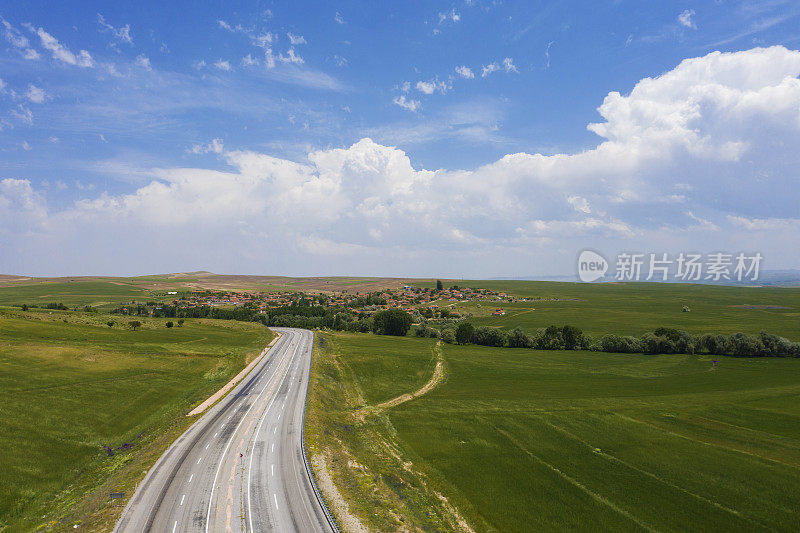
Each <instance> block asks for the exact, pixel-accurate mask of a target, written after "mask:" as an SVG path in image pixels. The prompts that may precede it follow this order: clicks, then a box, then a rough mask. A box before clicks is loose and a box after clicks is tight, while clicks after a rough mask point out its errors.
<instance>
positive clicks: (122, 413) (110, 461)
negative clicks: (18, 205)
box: [0, 285, 272, 531]
mask: <svg viewBox="0 0 800 533" xmlns="http://www.w3.org/2000/svg"><path fill="white" fill-rule="evenodd" d="M70 286H74V285H70ZM99 290H101V291H106V290H107V287H101V288H99ZM50 292H52V291H50ZM62 296H64V299H66V294H64V293H63V292H62ZM106 296H108V293H107V292H97V293H91V292H90V293H83V294H81V293H77V294H75V295H74V298H76V299H79V300H80V302H79V303H84V302H87V303H88V301H91V300H92V299H95V298H105V297H106ZM112 296H114V297H116V296H119V294H114V295H112ZM109 318H110V317H109V316H108V315H97V314H93V313H84V312H72V311H46V310H30V311H27V312H24V311H21V310H19V309H12V308H0V369H2V371H1V372H0V402H1V403H2V409H0V427H2V428H3V431H2V433H1V434H0V478H2V480H3V482H2V483H1V484H0V530H2V529H3V528H8V530H10V531H19V530H23V531H27V530H33V529H36V528H38V527H40V526H48V527H54V528H55V529H56V530H65V529H71V528H72V525H73V524H81V525H82V527H88V528H89V529H90V530H108V529H110V528H111V527H113V521H114V519H115V517H116V514H117V513H118V512H119V511H120V510H121V508H112V507H111V506H110V505H109V499H108V498H109V493H110V492H116V491H123V492H126V493H127V494H128V495H130V494H131V493H132V492H133V488H134V486H135V483H136V482H137V481H138V480H139V479H141V477H142V475H143V472H144V471H145V470H146V469H147V468H149V467H150V465H151V464H152V463H153V462H154V461H155V460H156V459H157V458H158V456H159V455H160V454H161V453H162V452H163V450H164V449H165V448H166V447H167V446H168V445H169V443H170V442H171V441H172V440H173V439H174V438H176V437H177V436H178V435H179V434H180V433H181V432H182V431H183V430H184V429H185V428H186V427H187V425H188V423H190V422H191V420H192V419H189V418H186V417H185V416H184V415H185V414H186V413H187V412H188V411H189V409H190V408H191V407H192V406H193V405H195V404H197V403H199V402H200V401H202V400H203V399H204V398H206V397H207V396H209V395H210V394H211V393H212V392H213V391H215V390H216V389H218V388H219V387H220V386H221V385H222V384H224V383H225V382H226V381H228V380H229V379H230V378H231V377H233V376H234V375H235V374H236V373H237V372H239V370H241V368H242V367H243V366H244V365H245V362H246V361H248V360H250V359H251V358H252V357H253V356H254V355H255V354H257V353H258V352H259V351H260V350H261V349H262V348H263V346H264V345H265V344H266V343H267V342H269V339H270V338H271V336H272V334H271V333H270V332H269V330H267V329H266V328H264V327H263V326H262V325H260V324H250V323H241V322H234V321H215V320H200V319H198V320H186V322H185V324H183V325H182V326H181V327H173V328H169V329H168V328H166V327H164V326H165V321H164V320H163V319H161V320H158V319H150V318H141V319H139V320H140V321H141V322H142V326H141V327H140V328H138V329H137V330H136V331H132V330H131V329H129V328H128V327H127V322H120V321H119V319H118V318H115V319H114V320H116V321H117V323H115V324H114V325H113V327H109V326H108V324H107V323H106V322H107V321H108V320H109Z"/></svg>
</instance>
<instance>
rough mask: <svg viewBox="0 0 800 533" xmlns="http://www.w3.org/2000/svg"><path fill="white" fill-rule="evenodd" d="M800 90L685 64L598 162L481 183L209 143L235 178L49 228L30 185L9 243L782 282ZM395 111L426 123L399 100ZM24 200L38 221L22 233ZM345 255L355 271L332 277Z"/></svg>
mask: <svg viewBox="0 0 800 533" xmlns="http://www.w3.org/2000/svg"><path fill="white" fill-rule="evenodd" d="M798 76H800V52H797V51H791V50H787V49H785V48H783V47H772V48H765V49H761V48H758V49H753V50H748V51H743V52H736V53H719V52H714V53H711V54H708V55H706V56H704V57H699V58H693V59H688V60H685V61H683V62H681V63H680V64H679V65H678V66H676V67H675V68H674V69H672V70H670V71H669V72H667V73H665V74H663V75H661V76H658V77H655V78H645V79H643V80H641V81H639V82H638V83H637V84H636V85H635V86H634V87H633V88H632V89H630V90H627V88H622V89H624V90H625V95H623V94H621V93H616V92H612V93H609V95H608V96H607V97H606V98H605V100H604V102H603V103H602V105H600V107H599V108H598V112H599V114H600V116H601V117H602V120H601V122H599V123H597V124H592V125H590V126H589V128H590V130H591V131H593V132H595V133H597V134H598V135H599V136H600V138H599V142H598V144H597V146H596V147H593V148H589V149H586V150H583V151H580V152H577V153H556V154H552V155H544V154H539V153H533V154H529V153H513V154H508V155H506V156H504V157H502V158H500V159H498V160H497V161H494V162H492V163H489V164H486V165H482V166H480V167H478V168H475V169H472V170H446V169H440V170H436V171H431V170H425V169H421V168H419V166H418V165H412V160H411V158H410V157H409V156H408V155H407V154H406V153H405V152H404V151H403V150H400V149H398V148H395V147H392V146H385V145H382V144H379V143H376V142H374V141H372V140H370V139H362V140H360V141H358V142H356V143H354V144H352V145H351V146H349V147H346V148H335V149H326V150H318V151H312V152H310V153H308V154H307V156H306V157H300V158H298V160H300V161H302V163H297V162H294V161H290V160H288V159H282V158H278V157H273V156H271V155H268V154H264V153H258V152H253V151H225V149H224V145H223V143H222V140H221V139H215V140H213V141H211V142H209V143H205V144H197V145H195V146H192V147H191V148H190V149H188V150H187V151H188V152H190V153H196V154H203V153H213V154H217V155H219V156H220V157H221V158H222V159H223V160H224V161H225V162H226V163H227V164H228V167H227V168H226V170H225V171H219V170H211V169H203V168H169V169H150V170H146V171H142V174H149V175H150V176H151V178H150V180H149V183H147V184H145V185H143V186H140V187H138V188H136V189H134V190H131V191H129V192H127V193H125V194H116V195H109V194H99V195H98V194H96V193H95V194H94V195H91V196H87V197H86V198H85V199H84V200H81V201H79V202H77V203H76V204H75V205H74V206H71V207H69V208H67V209H62V210H61V211H54V212H48V211H47V208H46V204H45V203H44V200H43V198H42V197H41V196H39V195H37V194H36V192H35V191H34V190H33V189H32V187H31V186H30V183H28V182H26V181H24V180H17V181H15V182H9V184H6V182H5V181H3V182H0V197H1V198H2V199H0V223H4V222H6V221H11V223H12V225H11V226H10V228H11V231H12V232H13V230H17V229H20V228H25V230H24V231H25V234H26V240H24V241H23V240H22V237H19V240H16V241H8V239H11V238H14V239H16V238H17V237H5V235H7V233H2V235H0V239H6V240H4V241H2V242H3V244H4V246H11V247H12V249H19V250H21V253H22V255H23V256H24V255H25V254H27V253H28V252H27V251H28V250H33V249H36V246H41V249H42V250H47V251H48V253H50V254H58V255H59V256H61V254H64V253H68V254H71V255H68V257H82V258H84V260H90V261H94V263H93V264H97V261H98V260H99V261H105V260H106V259H103V258H104V257H106V256H109V254H108V250H109V249H113V250H121V251H120V254H117V257H116V261H119V262H122V261H125V264H130V261H131V260H134V261H135V260H137V259H136V258H138V257H151V256H152V253H150V252H152V251H153V250H155V249H156V246H158V249H160V250H168V252H164V253H166V254H167V255H166V256H165V255H161V254H160V255H159V257H162V260H165V259H163V258H164V257H168V256H169V257H171V258H173V259H172V260H174V261H176V262H177V263H175V264H186V263H184V262H186V261H190V262H191V261H197V262H198V263H197V265H198V266H201V265H202V266H207V267H209V268H223V267H226V265H227V267H226V268H227V269H228V270H238V271H241V270H245V269H250V268H258V269H261V270H269V271H281V272H292V273H295V274H297V273H298V271H302V273H309V272H308V270H303V268H311V267H304V266H303V265H308V264H309V257H310V256H309V255H308V254H311V255H313V256H314V257H316V258H317V259H324V261H323V262H324V263H325V264H326V265H328V267H326V268H331V269H333V270H332V271H338V269H339V268H341V269H342V271H345V270H347V269H348V268H349V269H350V270H349V271H350V272H351V273H352V271H353V269H357V270H359V272H362V273H371V274H377V273H383V274H386V273H395V274H402V273H403V272H405V273H406V274H412V273H415V274H420V275H423V274H425V273H426V272H437V271H438V272H447V273H448V274H449V275H458V274H460V272H455V271H454V269H466V271H465V272H463V274H464V275H479V276H500V275H527V274H530V273H531V272H530V271H528V269H529V268H535V265H540V264H546V265H547V268H548V269H549V272H550V273H552V272H554V271H557V270H559V269H561V270H562V271H571V269H572V268H574V260H575V257H576V253H577V251H578V250H580V249H581V248H583V247H586V246H587V245H590V246H592V247H593V248H596V249H598V250H601V251H603V252H605V253H608V254H609V255H610V254H612V253H613V252H615V251H619V250H620V249H627V250H641V251H642V252H646V251H649V250H663V251H665V252H668V251H671V250H672V249H677V250H680V249H696V250H703V251H705V250H708V251H715V250H720V249H722V250H730V251H731V252H736V251H739V250H744V251H755V250H759V251H761V252H762V253H763V254H764V255H765V257H768V258H770V261H771V264H772V265H775V264H777V263H780V262H781V261H783V262H784V263H786V262H793V263H792V264H797V261H798V259H800V258H798V256H797V251H796V250H795V248H796V247H791V246H787V245H786V243H787V242H788V243H793V242H800V221H799V220H798V219H797V215H796V213H797V203H798V195H797V192H796V191H797V190H798V189H797V183H796V180H797V177H796V176H797V175H796V171H797V169H798V168H800V152H798V151H797V150H795V149H794V147H795V146H798V144H800V79H798ZM394 103H395V104H396V105H398V106H401V107H403V108H405V109H409V110H412V111H414V110H417V109H419V102H418V101H415V100H409V99H408V95H406V94H403V95H401V96H398V97H397V98H395V100H394ZM140 175H141V174H139V176H140ZM6 189H9V190H12V191H13V192H7V191H6ZM676 192H680V195H679V196H680V197H681V198H680V201H676V200H677V198H671V197H675V196H676V194H675V193H676ZM23 198H28V199H30V200H29V202H28V203H29V205H30V206H32V210H33V211H34V212H37V213H40V214H41V213H44V215H41V216H38V218H37V217H36V216H31V215H30V214H25V215H24V216H23V214H24V213H27V211H25V208H23V207H21V206H22V203H21V202H22V201H23V200H21V199H23ZM15 217H17V218H19V219H20V220H24V221H25V225H22V222H16V218H15ZM26 217H27V218H26ZM134 222H136V224H135V225H134V224H133V223H134ZM48 223H49V224H50V225H49V226H48ZM165 226H168V227H169V232H168V236H167V237H163V236H164V227H165ZM0 227H2V224H0ZM131 227H135V229H136V232H137V233H136V235H135V236H134V234H132V233H131V231H132V230H130V229H129V228H131ZM96 228H103V232H104V233H103V232H100V231H98V230H97V229H96ZM126 228H127V229H126ZM2 231H9V230H6V229H0V232H2ZM31 232H40V233H42V234H43V235H46V236H47V238H43V239H42V240H41V241H35V240H31V238H30V237H29V236H28V235H30V233H31ZM104 234H105V235H108V237H105V236H104ZM111 236H113V240H112V238H111ZM155 236H159V237H160V238H159V239H155V238H154V237H155ZM199 236H202V239H201V237H199ZM56 237H57V238H56ZM89 237H91V238H89ZM162 237H163V238H162ZM104 239H105V240H104ZM163 239H166V240H163ZM23 242H24V246H23V245H22V243H23ZM119 242H124V243H125V248H124V249H121V248H119V244H118V243H119ZM37 243H38V244H37ZM53 243H56V244H53ZM87 243H88V244H87ZM114 243H117V244H114ZM90 244H91V246H92V247H93V248H90ZM201 244H202V246H201ZM53 246H55V248H53ZM106 246H108V247H110V248H106ZM210 247H211V248H213V249H214V250H215V251H216V252H217V253H215V254H212V255H213V257H212V256H209V255H208V254H207V250H208V249H209V248H210ZM169 254H172V255H169ZM187 254H188V255H187ZM354 255H357V257H358V258H359V260H358V262H357V263H354V262H352V256H354ZM341 256H345V258H348V261H347V262H345V261H343V262H342V263H337V262H336V261H338V259H337V258H339V257H341ZM497 257H503V261H502V262H498V261H497ZM277 258H282V259H277ZM283 258H285V259H283ZM21 260H22V261H25V260H26V259H25V258H24V257H23V258H22V259H21ZM3 261H4V259H2V258H0V270H3V268H1V267H3V266H5V265H6V264H7V263H4V262H3ZM5 261H7V260H5ZM27 261H28V263H24V264H29V265H33V266H36V265H37V264H38V265H41V263H35V261H34V260H33V259H27ZM203 261H210V262H211V264H208V263H203ZM214 261H220V262H214ZM274 261H278V262H274ZM282 261H285V262H282ZM191 264H192V265H194V263H191ZM314 264H315V265H318V264H320V263H319V261H317V262H314ZM454 264H458V267H455V266H453V265H454ZM354 265H357V266H354ZM503 265H515V266H513V267H512V270H510V271H504V270H498V269H499V268H505V267H504V266H503ZM33 266H32V267H31V268H33ZM39 268H42V267H41V266H39ZM117 268H119V267H117ZM142 268H143V267H142ZM158 269H159V270H163V269H164V267H158ZM326 271H327V270H326ZM443 275H444V274H443Z"/></svg>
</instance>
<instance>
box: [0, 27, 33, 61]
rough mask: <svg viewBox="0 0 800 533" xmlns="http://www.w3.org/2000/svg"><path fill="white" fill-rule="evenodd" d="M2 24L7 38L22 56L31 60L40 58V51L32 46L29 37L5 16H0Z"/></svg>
mask: <svg viewBox="0 0 800 533" xmlns="http://www.w3.org/2000/svg"><path fill="white" fill-rule="evenodd" d="M0 24H2V25H3V28H4V31H3V33H5V36H6V40H7V41H8V42H9V43H11V46H13V47H14V48H15V49H16V50H17V51H18V52H19V53H20V54H22V57H23V58H25V59H29V60H36V59H39V57H40V56H39V52H37V51H36V50H34V49H33V48H31V43H30V41H29V40H28V38H27V37H26V36H25V35H23V34H22V32H20V31H19V30H18V29H17V28H15V27H14V26H12V25H11V23H10V22H8V21H7V20H6V19H4V18H3V17H0Z"/></svg>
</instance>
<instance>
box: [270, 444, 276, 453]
mask: <svg viewBox="0 0 800 533" xmlns="http://www.w3.org/2000/svg"><path fill="white" fill-rule="evenodd" d="M274 451H275V443H274V442H273V443H272V446H270V448H269V453H272V452H274Z"/></svg>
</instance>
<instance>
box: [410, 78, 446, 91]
mask: <svg viewBox="0 0 800 533" xmlns="http://www.w3.org/2000/svg"><path fill="white" fill-rule="evenodd" d="M415 87H416V88H417V90H418V91H419V92H421V93H423V94H433V93H434V92H436V91H438V92H440V93H441V94H444V93H446V92H447V91H448V89H450V86H449V85H448V84H447V83H446V82H444V81H440V80H439V79H438V78H434V79H432V80H430V81H418V82H417V84H416V85H415Z"/></svg>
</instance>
